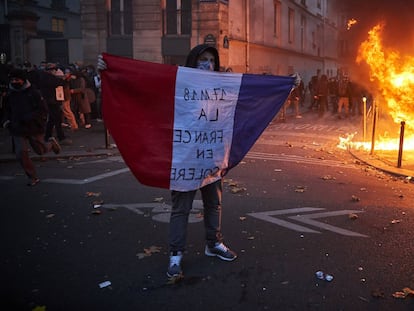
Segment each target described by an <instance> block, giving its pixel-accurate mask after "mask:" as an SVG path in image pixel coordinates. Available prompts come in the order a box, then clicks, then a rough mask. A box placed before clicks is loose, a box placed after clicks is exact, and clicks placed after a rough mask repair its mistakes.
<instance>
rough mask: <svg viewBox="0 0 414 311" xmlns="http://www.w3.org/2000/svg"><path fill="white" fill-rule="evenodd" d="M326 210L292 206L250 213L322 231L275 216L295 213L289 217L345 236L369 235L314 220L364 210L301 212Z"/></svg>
mask: <svg viewBox="0 0 414 311" xmlns="http://www.w3.org/2000/svg"><path fill="white" fill-rule="evenodd" d="M320 210H325V209H324V208H314V207H303V208H292V209H284V210H276V211H268V212H259V213H249V214H248V215H249V216H252V217H254V218H257V219H261V220H264V221H267V222H270V223H274V224H276V225H279V226H282V227H285V228H288V229H291V230H294V231H298V232H303V233H321V232H320V231H316V230H313V229H310V228H308V227H304V226H300V225H297V224H294V223H292V222H289V221H286V220H283V219H279V218H276V217H273V216H275V215H287V214H295V213H298V215H295V216H288V218H289V219H292V220H295V221H298V222H301V223H304V224H308V225H311V226H314V227H317V228H320V229H323V230H327V231H331V232H334V233H337V234H341V235H345V236H354V237H368V236H367V235H364V234H360V233H357V232H353V231H350V230H346V229H343V228H339V227H336V226H332V225H329V224H326V223H323V222H320V221H316V220H314V219H315V218H326V217H333V216H341V215H348V214H352V213H362V211H355V210H340V211H332V212H323V213H312V214H299V213H308V212H314V211H320Z"/></svg>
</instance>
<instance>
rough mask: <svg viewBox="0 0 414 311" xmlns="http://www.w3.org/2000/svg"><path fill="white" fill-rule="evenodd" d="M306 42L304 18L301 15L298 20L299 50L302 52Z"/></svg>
mask: <svg viewBox="0 0 414 311" xmlns="http://www.w3.org/2000/svg"><path fill="white" fill-rule="evenodd" d="M305 41H306V16H304V15H302V16H301V18H300V48H301V50H302V52H303V51H304V50H305Z"/></svg>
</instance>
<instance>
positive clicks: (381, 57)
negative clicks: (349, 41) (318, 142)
mask: <svg viewBox="0 0 414 311" xmlns="http://www.w3.org/2000/svg"><path fill="white" fill-rule="evenodd" d="M383 27H384V26H383V25H382V24H378V25H376V26H375V27H373V28H372V29H371V30H370V31H369V32H368V39H367V40H365V41H364V42H363V43H362V44H361V45H360V47H359V50H358V56H357V59H356V61H357V63H361V62H365V63H366V64H367V65H368V67H369V75H370V80H371V82H372V83H373V84H374V85H375V89H376V90H377V92H378V94H373V95H374V97H375V98H377V99H378V98H379V99H380V100H379V102H378V103H379V105H380V106H381V109H382V111H383V112H385V113H386V114H389V116H390V117H391V119H392V120H393V121H394V124H392V125H390V128H391V129H392V130H389V131H390V132H386V133H380V132H378V135H377V136H378V137H377V138H376V141H375V150H398V148H399V133H400V124H401V122H402V121H405V125H406V126H405V129H406V131H405V137H404V150H414V136H413V135H412V132H413V127H414V126H413V122H412V121H414V57H412V56H402V55H400V53H399V52H398V51H395V50H392V49H390V48H385V47H384V46H383V42H382V38H381V35H382V31H383ZM384 106H385V107H384ZM384 109H385V111H384ZM381 122H384V121H383V120H381ZM407 130H408V131H407ZM391 131H392V132H391ZM353 136H354V134H353V135H349V136H348V137H346V138H342V139H341V141H340V144H339V145H338V147H340V148H343V147H344V146H345V145H347V144H348V145H351V146H352V147H353V148H363V149H368V150H369V149H370V148H371V142H369V143H366V142H351V140H352V138H353Z"/></svg>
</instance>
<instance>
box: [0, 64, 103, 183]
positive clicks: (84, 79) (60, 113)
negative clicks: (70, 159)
mask: <svg viewBox="0 0 414 311" xmlns="http://www.w3.org/2000/svg"><path fill="white" fill-rule="evenodd" d="M0 92H1V93H0V120H1V121H2V123H1V124H2V126H3V128H7V129H8V130H9V132H10V134H11V137H12V142H13V149H14V152H15V154H16V158H17V160H18V161H19V162H20V164H21V166H22V167H23V169H24V171H25V173H26V175H27V176H28V178H29V182H28V185H29V186H34V185H36V184H37V183H38V182H39V178H38V176H37V173H36V170H35V168H34V165H33V163H32V161H31V159H30V156H29V151H30V148H31V150H32V151H34V152H36V153H37V154H39V155H42V154H44V153H46V152H49V151H53V152H55V153H59V152H60V150H61V145H71V144H72V143H73V142H72V139H71V138H70V137H69V135H67V131H65V130H64V128H68V129H70V130H71V131H77V130H78V129H79V127H80V126H82V127H84V128H85V129H86V130H88V129H90V128H91V127H92V124H91V119H92V118H93V119H97V120H100V119H101V112H100V110H101V109H100V78H99V75H98V73H97V72H96V71H95V68H94V66H92V65H89V66H84V67H83V66H78V65H76V64H71V65H68V66H62V65H60V64H57V63H47V62H42V63H41V64H40V65H39V66H32V64H31V63H30V62H29V61H25V62H24V63H23V64H21V65H11V64H5V63H4V60H1V61H0Z"/></svg>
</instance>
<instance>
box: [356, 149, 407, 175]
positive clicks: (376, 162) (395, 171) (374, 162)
mask: <svg viewBox="0 0 414 311" xmlns="http://www.w3.org/2000/svg"><path fill="white" fill-rule="evenodd" d="M348 152H349V153H350V154H351V155H352V156H353V157H354V158H356V159H357V160H359V161H361V162H363V163H365V164H367V165H370V166H372V167H375V168H377V169H379V170H381V171H384V172H386V173H389V174H392V175H396V176H400V177H405V178H410V179H411V177H413V176H414V172H413V171H412V170H407V169H403V168H398V167H393V166H392V165H390V164H387V163H385V162H384V161H383V160H381V158H380V157H379V156H377V155H370V154H363V153H362V152H360V151H357V150H352V148H348Z"/></svg>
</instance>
